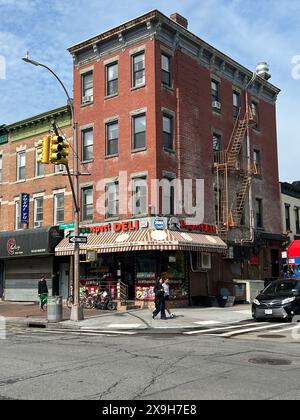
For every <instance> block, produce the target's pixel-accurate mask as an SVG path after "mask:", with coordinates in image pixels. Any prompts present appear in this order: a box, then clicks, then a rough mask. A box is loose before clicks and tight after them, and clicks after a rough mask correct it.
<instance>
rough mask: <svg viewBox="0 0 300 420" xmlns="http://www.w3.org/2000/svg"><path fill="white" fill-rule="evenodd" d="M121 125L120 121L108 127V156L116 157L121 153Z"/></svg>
mask: <svg viewBox="0 0 300 420" xmlns="http://www.w3.org/2000/svg"><path fill="white" fill-rule="evenodd" d="M118 142H119V123H118V121H115V122H112V123H109V124H107V125H106V156H114V155H117V154H118V152H119V145H118Z"/></svg>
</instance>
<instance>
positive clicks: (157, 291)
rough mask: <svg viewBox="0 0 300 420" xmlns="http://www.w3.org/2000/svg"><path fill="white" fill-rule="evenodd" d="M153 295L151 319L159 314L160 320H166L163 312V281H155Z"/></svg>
mask: <svg viewBox="0 0 300 420" xmlns="http://www.w3.org/2000/svg"><path fill="white" fill-rule="evenodd" d="M154 295H155V311H154V312H153V314H152V318H153V319H155V317H156V316H157V315H158V314H159V313H160V317H161V319H167V317H166V312H165V290H164V288H163V279H157V280H156V286H155V287H154Z"/></svg>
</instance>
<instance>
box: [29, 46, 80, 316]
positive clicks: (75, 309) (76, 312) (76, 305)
mask: <svg viewBox="0 0 300 420" xmlns="http://www.w3.org/2000/svg"><path fill="white" fill-rule="evenodd" d="M22 60H23V61H25V62H26V63H29V64H32V65H34V66H37V67H38V66H40V67H44V68H45V69H47V70H48V71H49V72H50V73H51V74H52V75H53V76H54V77H55V78H56V80H57V81H58V82H59V84H60V85H61V87H62V88H63V90H64V92H65V94H66V96H67V98H68V105H69V107H70V110H71V115H72V127H73V141H74V147H73V149H74V163H73V166H74V170H73V176H74V185H73V181H72V176H71V173H70V168H69V166H68V165H65V166H66V169H67V173H68V177H69V181H70V186H71V189H72V195H73V202H74V234H75V236H76V237H77V236H79V222H80V206H79V176H80V173H79V163H78V159H79V158H78V153H79V151H78V123H77V122H76V121H75V115H74V105H73V100H72V99H71V97H70V95H69V93H68V91H67V89H66V87H65V85H64V84H63V82H62V81H61V80H60V78H59V77H58V76H57V74H55V73H54V71H53V70H52V69H51V68H50V67H48V66H46V65H45V64H42V63H39V62H37V61H35V60H31V59H30V58H29V56H28V53H27V55H26V56H25V57H24V58H22ZM56 130H57V128H56ZM57 134H58V133H57ZM79 256H80V248H79V243H75V244H74V302H73V306H72V309H71V318H70V319H71V321H80V320H82V319H83V308H82V307H81V306H80V299H79V280H80V258H79Z"/></svg>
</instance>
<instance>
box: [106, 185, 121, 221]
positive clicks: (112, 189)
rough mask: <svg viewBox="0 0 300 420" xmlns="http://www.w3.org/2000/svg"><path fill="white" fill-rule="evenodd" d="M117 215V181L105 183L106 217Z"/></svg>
mask: <svg viewBox="0 0 300 420" xmlns="http://www.w3.org/2000/svg"><path fill="white" fill-rule="evenodd" d="M118 216H119V183H118V182H114V183H111V184H107V185H106V218H107V219H109V218H111V217H118Z"/></svg>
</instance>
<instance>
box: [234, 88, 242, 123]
mask: <svg viewBox="0 0 300 420" xmlns="http://www.w3.org/2000/svg"><path fill="white" fill-rule="evenodd" d="M240 107H241V95H240V94H239V93H238V92H233V118H234V119H237V117H238V116H239V112H240Z"/></svg>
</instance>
